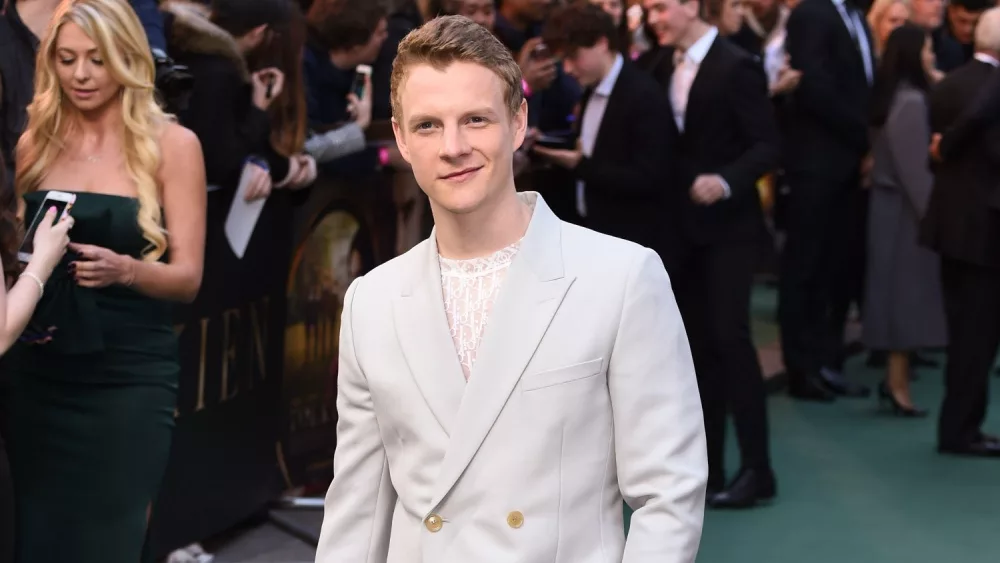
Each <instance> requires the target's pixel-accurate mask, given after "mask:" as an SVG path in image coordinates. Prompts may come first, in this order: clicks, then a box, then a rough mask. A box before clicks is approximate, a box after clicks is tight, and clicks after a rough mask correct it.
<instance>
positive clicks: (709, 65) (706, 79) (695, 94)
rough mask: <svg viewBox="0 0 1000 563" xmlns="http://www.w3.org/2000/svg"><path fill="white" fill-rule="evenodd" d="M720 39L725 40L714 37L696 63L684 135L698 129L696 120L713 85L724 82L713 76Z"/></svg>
mask: <svg viewBox="0 0 1000 563" xmlns="http://www.w3.org/2000/svg"><path fill="white" fill-rule="evenodd" d="M722 41H725V39H723V38H722V37H716V38H715V41H712V46H711V47H709V48H708V52H707V53H705V58H704V59H702V60H701V64H700V65H698V74H696V75H695V76H694V82H692V83H691V91H690V92H688V103H687V108H686V109H685V111H684V136H685V137H689V136H690V134H689V132H691V131H695V130H697V129H698V127H699V123H698V122H699V121H700V120H701V118H702V116H703V114H704V113H705V111H706V108H707V107H709V104H710V103H711V101H712V100H713V98H714V96H713V85H718V84H723V83H724V82H723V81H720V80H719V79H717V78H716V76H715V75H716V73H717V71H718V68H719V65H718V64H717V63H718V58H719V55H720V54H721V53H720V49H722V47H723V46H722V44H721V42H722Z"/></svg>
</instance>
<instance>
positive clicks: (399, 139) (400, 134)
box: [392, 117, 412, 164]
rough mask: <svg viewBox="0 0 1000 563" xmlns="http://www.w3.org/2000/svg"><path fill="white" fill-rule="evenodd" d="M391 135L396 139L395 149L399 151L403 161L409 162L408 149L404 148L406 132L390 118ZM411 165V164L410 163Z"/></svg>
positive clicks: (394, 119)
mask: <svg viewBox="0 0 1000 563" xmlns="http://www.w3.org/2000/svg"><path fill="white" fill-rule="evenodd" d="M392 135H393V137H395V138H396V147H397V148H398V149H399V154H400V155H401V156H402V157H403V160H405V161H406V162H410V149H409V148H408V147H407V146H406V132H405V131H403V128H402V127H401V126H400V125H399V122H398V121H396V118H395V117H393V118H392ZM411 164H412V163H411Z"/></svg>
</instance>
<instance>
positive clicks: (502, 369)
mask: <svg viewBox="0 0 1000 563" xmlns="http://www.w3.org/2000/svg"><path fill="white" fill-rule="evenodd" d="M521 197H523V198H526V199H528V200H529V201H530V200H531V199H534V200H535V211H534V214H533V217H532V219H531V224H530V225H529V227H528V231H527V233H525V236H524V239H522V241H521V247H520V249H519V250H518V254H517V256H515V258H514V261H513V263H512V264H511V265H510V269H509V270H508V271H507V276H506V277H505V279H504V281H503V286H502V287H501V289H500V294H499V297H498V299H497V302H496V303H495V305H494V307H493V309H492V312H491V313H490V315H491V316H490V319H489V322H488V324H487V327H486V330H485V333H484V334H483V339H482V342H481V343H480V345H479V349H478V351H477V358H476V363H475V365H474V366H473V370H472V376H471V377H470V378H469V383H468V385H467V386H466V389H465V396H464V398H463V399H462V404H461V407H460V408H459V411H458V415H457V417H456V418H455V422H454V427H453V431H452V433H451V442H450V445H449V448H448V452H447V454H446V455H445V458H444V461H443V462H442V464H441V473H440V475H439V476H438V480H437V482H436V483H435V489H434V493H435V494H434V498H433V503H432V506H437V505H438V504H439V503H440V502H441V501H442V500H443V499H444V497H445V495H447V494H448V492H449V491H450V490H451V488H452V487H453V486H454V485H455V483H456V482H457V481H458V479H459V477H461V475H462V473H463V472H464V471H465V468H466V467H468V465H469V463H470V462H471V461H472V458H473V456H474V455H475V454H476V451H477V450H478V449H479V447H480V445H482V443H483V440H485V439H486V436H487V435H488V434H489V432H490V429H491V428H492V427H493V423H494V422H495V421H496V419H497V417H498V416H499V415H500V412H501V411H502V410H503V408H504V405H506V404H507V400H508V398H509V397H510V395H511V393H512V392H513V390H514V388H515V386H516V385H517V382H518V381H519V380H520V379H521V375H522V374H523V373H524V369H525V367H527V365H528V362H529V361H530V360H531V357H532V356H533V355H534V353H535V350H536V349H537V348H538V344H539V343H540V342H541V340H542V337H543V336H544V335H545V332H546V330H547V329H548V327H549V323H550V322H551V321H552V317H553V316H554V315H555V313H556V311H557V310H558V309H559V306H560V305H561V304H562V301H563V297H564V296H565V295H566V291H567V290H568V289H569V287H570V285H571V284H572V283H573V277H572V276H567V275H566V274H565V272H564V270H563V261H562V239H561V224H560V221H559V219H558V218H556V216H555V215H554V214H553V213H552V211H551V210H549V208H548V206H547V205H546V204H545V202H544V200H542V198H541V197H539V196H538V195H537V194H535V193H530V192H529V193H522V194H521Z"/></svg>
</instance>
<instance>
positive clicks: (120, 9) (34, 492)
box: [5, 0, 205, 563]
mask: <svg viewBox="0 0 1000 563" xmlns="http://www.w3.org/2000/svg"><path fill="white" fill-rule="evenodd" d="M154 72H155V71H154V63H153V59H152V57H151V55H150V53H149V47H148V46H147V43H146V37H145V34H144V33H143V31H142V27H141V25H140V24H139V20H138V18H137V17H136V15H135V13H134V12H133V11H132V9H131V8H130V7H129V5H128V3H127V2H126V0H65V1H64V2H63V3H62V4H61V5H60V6H59V9H58V10H57V11H56V13H55V15H54V17H53V21H52V23H51V24H50V27H49V29H48V31H47V33H46V35H45V37H44V38H43V39H42V41H41V44H40V46H39V53H38V58H37V70H36V74H35V97H34V99H33V101H32V103H31V105H30V106H29V107H28V124H27V128H26V131H25V133H24V135H23V136H22V137H21V139H20V141H19V142H18V146H17V156H18V159H17V181H16V187H17V191H18V194H20V195H21V196H22V197H23V206H24V209H23V212H24V215H23V216H25V217H31V216H32V215H33V214H34V213H35V210H36V209H37V207H38V205H39V204H40V202H41V201H42V199H43V198H44V196H45V193H46V192H47V191H51V190H60V191H72V192H75V193H76V194H77V200H76V203H75V205H74V207H73V216H74V219H75V220H76V224H75V226H74V228H73V233H72V234H73V243H71V244H70V252H69V253H67V257H66V259H65V260H64V262H63V264H62V265H61V266H60V267H57V268H56V270H55V272H54V273H53V275H52V276H51V277H50V278H49V280H48V281H47V283H46V284H45V291H44V297H43V298H42V301H41V303H40V304H39V306H38V309H37V310H36V312H35V315H34V317H33V320H34V322H35V324H36V325H37V326H45V327H48V326H54V327H56V330H55V331H54V332H53V333H52V339H51V341H50V342H48V343H46V344H44V345H41V346H27V345H18V346H15V347H14V348H12V349H11V351H10V352H9V354H8V358H9V362H8V363H7V364H6V366H5V368H6V370H7V373H8V375H9V376H10V377H11V378H12V383H13V391H12V393H11V401H10V405H9V409H8V413H9V417H10V421H9V424H8V427H9V428H10V432H11V434H10V439H9V442H10V444H9V455H10V461H11V471H12V475H13V481H14V491H15V498H16V505H17V507H16V514H15V516H16V519H17V537H16V544H17V549H16V551H17V553H16V560H17V561H18V562H21V563H38V562H57V561H58V562H63V561H65V562H73V563H97V562H109V563H112V562H113V563H135V562H137V561H140V560H141V558H142V548H143V543H144V539H145V532H146V524H147V518H148V511H149V509H150V507H151V503H152V501H153V500H154V499H155V497H156V494H157V489H158V487H159V484H160V481H161V479H162V476H163V472H164V469H165V467H166V464H167V457H168V453H169V450H170V440H171V432H172V427H173V413H174V408H175V404H176V393H177V380H178V372H179V371H180V368H179V364H178V350H177V342H176V337H175V335H174V330H173V326H172V324H173V323H172V318H171V307H170V306H169V302H170V301H191V300H193V299H194V297H195V295H196V294H197V293H198V289H199V287H200V285H201V275H202V262H203V254H204V236H205V235H204V232H205V180H204V162H203V161H202V156H201V155H202V152H201V147H200V146H199V143H198V141H197V139H196V138H195V137H194V135H193V134H192V133H190V132H189V131H188V130H186V129H183V128H182V127H180V126H178V125H176V124H175V123H174V122H173V121H172V120H171V119H170V118H169V117H168V116H167V115H165V114H164V113H163V112H162V111H161V109H160V108H159V106H157V104H156V101H155V98H154V87H153V81H154Z"/></svg>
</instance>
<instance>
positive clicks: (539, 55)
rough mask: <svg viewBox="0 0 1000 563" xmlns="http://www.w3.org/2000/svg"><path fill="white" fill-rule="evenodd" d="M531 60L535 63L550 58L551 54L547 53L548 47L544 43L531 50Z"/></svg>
mask: <svg viewBox="0 0 1000 563" xmlns="http://www.w3.org/2000/svg"><path fill="white" fill-rule="evenodd" d="M531 58H532V59H535V60H536V61H544V60H547V59H550V58H552V53H551V52H550V51H549V47H548V45H546V44H545V43H539V44H538V45H536V46H535V48H534V49H532V50H531Z"/></svg>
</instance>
